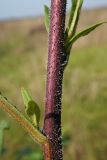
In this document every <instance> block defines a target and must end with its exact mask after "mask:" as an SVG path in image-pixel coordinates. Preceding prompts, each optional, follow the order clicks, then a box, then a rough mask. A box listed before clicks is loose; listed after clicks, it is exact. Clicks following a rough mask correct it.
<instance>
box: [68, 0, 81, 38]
mask: <svg viewBox="0 0 107 160" xmlns="http://www.w3.org/2000/svg"><path fill="white" fill-rule="evenodd" d="M82 4H83V0H72V7H71V10H70V17H69V22H68V29H69V33H68V34H69V35H70V36H71V35H72V36H73V35H74V34H75V31H76V27H77V23H78V20H79V15H80V11H81V7H82Z"/></svg>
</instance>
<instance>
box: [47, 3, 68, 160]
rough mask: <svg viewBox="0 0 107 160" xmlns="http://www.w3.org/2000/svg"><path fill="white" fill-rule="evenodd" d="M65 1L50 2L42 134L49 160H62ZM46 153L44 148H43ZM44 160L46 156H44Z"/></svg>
mask: <svg viewBox="0 0 107 160" xmlns="http://www.w3.org/2000/svg"><path fill="white" fill-rule="evenodd" d="M65 12H66V0H51V21H50V34H49V49H48V67H47V88H46V105H45V117H44V132H45V134H46V135H47V136H48V138H49V139H50V141H51V151H52V157H51V160H62V159H63V156H62V138H61V98H62V80H63V71H64V68H63V56H64V55H65V54H64V30H65ZM44 153H46V148H44ZM45 160H47V155H46V154H45Z"/></svg>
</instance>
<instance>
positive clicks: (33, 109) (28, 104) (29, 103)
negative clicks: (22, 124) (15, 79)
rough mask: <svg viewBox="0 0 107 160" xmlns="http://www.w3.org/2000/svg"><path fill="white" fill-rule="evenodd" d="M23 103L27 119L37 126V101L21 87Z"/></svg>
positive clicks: (38, 111)
mask: <svg viewBox="0 0 107 160" xmlns="http://www.w3.org/2000/svg"><path fill="white" fill-rule="evenodd" d="M21 93H22V97H23V101H24V105H25V112H26V114H27V115H28V117H29V119H30V120H31V121H32V123H33V124H34V125H35V126H36V127H37V128H39V122H40V108H39V106H38V105H37V103H36V102H35V101H34V100H33V99H32V98H31V96H30V95H29V93H28V92H27V90H25V89H24V88H22V89H21Z"/></svg>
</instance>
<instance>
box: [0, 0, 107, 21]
mask: <svg viewBox="0 0 107 160" xmlns="http://www.w3.org/2000/svg"><path fill="white" fill-rule="evenodd" d="M6 2H7V3H6ZM44 4H47V5H48V6H49V5H50V4H49V0H40V1H37V2H35V0H30V2H29V1H27V3H26V0H23V2H21V0H19V1H17V0H11V1H10V0H2V1H1V2H0V21H6V20H11V19H13V20H14V19H23V18H29V17H32V18H33V17H38V16H43V12H44V8H43V7H44ZM106 6H107V0H102V1H99V2H98V1H97V0H94V1H90V0H85V1H84V3H83V9H85V10H87V9H94V8H95V9H96V8H102V7H106ZM69 8H70V0H69V1H68V2H67V11H68V10H69Z"/></svg>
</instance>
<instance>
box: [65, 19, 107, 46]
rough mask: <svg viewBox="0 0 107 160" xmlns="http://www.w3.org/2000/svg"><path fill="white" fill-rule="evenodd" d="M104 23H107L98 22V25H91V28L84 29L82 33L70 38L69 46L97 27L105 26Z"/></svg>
mask: <svg viewBox="0 0 107 160" xmlns="http://www.w3.org/2000/svg"><path fill="white" fill-rule="evenodd" d="M105 23H107V22H100V23H97V24H95V25H92V26H91V27H88V28H86V29H84V30H83V31H80V32H79V33H77V34H76V35H75V36H73V37H71V39H70V40H69V42H68V44H69V45H71V44H73V43H74V42H75V41H76V40H78V39H79V38H81V37H83V36H86V35H88V34H89V33H90V32H92V31H94V30H95V29H96V28H97V27H99V26H101V25H102V24H105Z"/></svg>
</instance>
